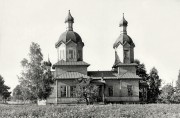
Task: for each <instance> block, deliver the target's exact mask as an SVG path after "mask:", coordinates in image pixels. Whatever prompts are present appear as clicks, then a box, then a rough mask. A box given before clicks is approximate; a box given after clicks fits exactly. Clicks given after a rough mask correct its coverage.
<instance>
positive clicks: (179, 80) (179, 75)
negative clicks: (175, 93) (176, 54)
mask: <svg viewBox="0 0 180 118" xmlns="http://www.w3.org/2000/svg"><path fill="white" fill-rule="evenodd" d="M176 87H177V89H180V70H179V74H178V79H177V81H176Z"/></svg>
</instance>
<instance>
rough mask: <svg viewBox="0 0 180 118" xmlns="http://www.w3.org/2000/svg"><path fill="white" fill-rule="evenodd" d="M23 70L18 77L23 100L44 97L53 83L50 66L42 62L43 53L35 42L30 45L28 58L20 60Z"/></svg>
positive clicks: (48, 93)
mask: <svg viewBox="0 0 180 118" xmlns="http://www.w3.org/2000/svg"><path fill="white" fill-rule="evenodd" d="M21 65H22V67H23V71H22V73H21V76H20V77H19V81H20V86H21V88H22V91H21V93H22V95H23V99H24V100H37V99H40V100H41V99H46V98H47V97H48V96H49V95H50V93H51V90H52V88H51V84H52V83H53V78H52V74H51V71H50V67H47V66H46V65H45V63H44V62H43V54H42V53H41V48H40V46H39V45H38V44H37V43H34V42H33V43H32V44H31V45H30V52H29V60H28V59H25V58H24V59H23V60H22V61H21Z"/></svg>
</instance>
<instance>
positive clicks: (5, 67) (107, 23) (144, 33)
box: [0, 0, 180, 89]
mask: <svg viewBox="0 0 180 118" xmlns="http://www.w3.org/2000/svg"><path fill="white" fill-rule="evenodd" d="M69 9H70V10H71V14H72V16H73V17H74V19H75V23H74V31H75V32H77V33H79V35H80V36H81V38H82V40H83V42H84V43H85V46H84V61H86V62H88V63H90V64H91V66H90V67H89V68H88V70H110V69H111V67H112V65H113V63H114V49H113V43H114V42H115V40H116V39H117V37H118V36H119V34H120V28H119V27H118V26H119V22H120V20H121V18H122V13H125V19H126V20H127V21H128V27H127V32H128V35H129V36H130V37H131V38H132V39H133V41H134V43H135V45H136V47H135V58H136V59H139V60H140V61H141V62H143V63H144V64H145V65H146V69H147V71H148V73H149V70H150V69H151V68H152V67H154V66H155V67H156V68H157V69H158V71H159V75H160V78H162V79H163V82H165V83H169V82H172V81H174V83H175V81H176V80H177V76H178V71H179V69H180V47H179V45H180V1H179V0H133V1H132V0H72V1H69V0H0V74H1V75H2V76H3V77H4V79H5V83H6V84H7V85H8V86H10V87H11V88H12V89H13V88H14V87H15V86H16V85H17V84H18V79H17V75H20V72H21V70H22V67H21V65H20V61H21V60H22V59H23V58H26V57H27V54H28V53H29V46H30V44H31V42H36V43H38V44H40V46H41V49H42V52H43V54H44V59H47V57H48V54H49V56H50V60H51V62H52V63H56V61H57V51H56V49H55V43H56V42H57V41H58V38H59V36H60V34H61V33H63V32H64V31H65V30H66V25H65V24H64V20H65V17H66V16H67V13H68V10H69Z"/></svg>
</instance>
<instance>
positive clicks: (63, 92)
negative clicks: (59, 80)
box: [60, 86, 67, 97]
mask: <svg viewBox="0 0 180 118" xmlns="http://www.w3.org/2000/svg"><path fill="white" fill-rule="evenodd" d="M60 91H61V97H66V91H67V90H66V86H61V88H60Z"/></svg>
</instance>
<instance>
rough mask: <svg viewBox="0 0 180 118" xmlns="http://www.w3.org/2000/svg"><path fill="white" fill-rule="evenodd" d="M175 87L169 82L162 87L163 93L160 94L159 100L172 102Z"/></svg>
mask: <svg viewBox="0 0 180 118" xmlns="http://www.w3.org/2000/svg"><path fill="white" fill-rule="evenodd" d="M173 94H174V87H173V86H171V85H170V84H167V85H165V86H163V87H162V90H161V94H160V95H159V102H161V103H171V102H172V101H173V97H172V96H173Z"/></svg>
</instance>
